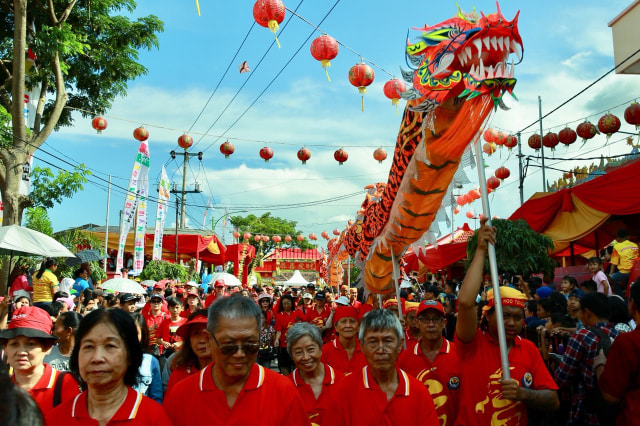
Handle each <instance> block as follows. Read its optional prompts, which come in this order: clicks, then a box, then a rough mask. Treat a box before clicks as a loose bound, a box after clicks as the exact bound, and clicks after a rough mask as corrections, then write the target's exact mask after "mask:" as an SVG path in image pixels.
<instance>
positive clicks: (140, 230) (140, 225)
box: [132, 176, 149, 275]
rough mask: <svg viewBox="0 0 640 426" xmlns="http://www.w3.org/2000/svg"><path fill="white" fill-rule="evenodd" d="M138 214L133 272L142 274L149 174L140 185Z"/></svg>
mask: <svg viewBox="0 0 640 426" xmlns="http://www.w3.org/2000/svg"><path fill="white" fill-rule="evenodd" d="M138 188H139V190H138V194H139V197H140V198H139V201H138V214H137V220H136V238H135V242H134V246H133V247H134V249H133V273H132V275H140V273H141V272H142V269H143V268H144V237H145V234H146V230H147V194H148V193H149V176H144V177H143V178H142V179H141V180H140V185H139V187H138Z"/></svg>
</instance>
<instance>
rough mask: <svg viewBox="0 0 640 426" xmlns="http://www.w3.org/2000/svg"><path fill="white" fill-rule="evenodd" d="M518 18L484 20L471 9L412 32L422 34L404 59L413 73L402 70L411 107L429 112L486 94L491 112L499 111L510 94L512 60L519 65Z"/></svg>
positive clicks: (495, 16)
mask: <svg viewBox="0 0 640 426" xmlns="http://www.w3.org/2000/svg"><path fill="white" fill-rule="evenodd" d="M518 14H519V12H518V13H516V16H515V17H514V18H513V20H511V21H509V20H507V19H505V17H504V16H503V15H502V13H501V12H500V5H499V4H498V5H497V12H496V13H492V14H490V15H487V16H485V15H484V14H483V13H481V14H480V15H478V13H477V12H476V11H475V9H474V10H473V11H472V12H470V13H464V12H463V11H462V10H461V9H460V7H458V15H457V16H456V17H454V18H451V19H448V20H446V21H444V22H441V23H440V24H437V25H433V26H425V27H424V28H415V29H416V30H418V31H421V32H422V35H421V36H420V39H419V41H418V42H417V43H415V44H410V43H409V42H407V58H408V59H409V60H410V61H411V63H412V64H413V65H414V66H417V69H414V70H413V71H407V72H404V71H403V76H404V78H405V80H407V81H408V82H410V83H412V84H413V88H412V89H409V90H408V91H407V92H405V93H404V94H403V97H404V98H405V99H407V100H409V101H410V102H409V106H410V108H412V109H414V110H417V111H420V110H423V111H429V110H431V109H432V108H434V107H435V106H438V105H440V104H442V103H444V102H445V101H447V100H449V99H451V98H454V97H459V98H465V99H471V98H474V97H476V96H482V95H489V96H491V97H492V99H493V103H494V107H495V108H497V107H498V106H499V105H500V106H503V105H504V104H503V103H502V95H503V94H504V93H505V92H509V93H510V94H511V95H512V96H514V98H515V95H513V87H514V86H515V84H516V79H515V78H514V76H513V75H514V65H515V64H514V59H511V60H509V59H510V56H512V55H514V56H515V62H517V63H519V62H520V61H521V60H522V52H523V46H522V38H521V37H520V34H519V32H518Z"/></svg>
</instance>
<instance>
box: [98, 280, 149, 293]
mask: <svg viewBox="0 0 640 426" xmlns="http://www.w3.org/2000/svg"><path fill="white" fill-rule="evenodd" d="M100 288H102V289H103V290H111V291H115V292H117V293H131V294H147V291H146V290H145V289H144V288H142V286H141V285H140V283H138V282H136V281H133V280H130V279H128V278H121V277H115V278H111V279H110V280H107V281H105V282H103V283H102V284H101V285H100Z"/></svg>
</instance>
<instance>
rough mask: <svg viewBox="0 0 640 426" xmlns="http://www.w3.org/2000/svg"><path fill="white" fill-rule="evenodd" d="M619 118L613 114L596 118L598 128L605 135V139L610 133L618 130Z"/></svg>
mask: <svg viewBox="0 0 640 426" xmlns="http://www.w3.org/2000/svg"><path fill="white" fill-rule="evenodd" d="M620 124H621V123H620V119H619V118H618V117H616V116H615V115H613V114H605V115H603V116H602V117H600V120H598V130H600V131H601V132H602V133H604V134H605V135H607V139H609V138H610V137H611V135H612V134H614V133H615V132H617V131H618V130H620Z"/></svg>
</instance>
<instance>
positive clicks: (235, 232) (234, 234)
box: [233, 231, 240, 240]
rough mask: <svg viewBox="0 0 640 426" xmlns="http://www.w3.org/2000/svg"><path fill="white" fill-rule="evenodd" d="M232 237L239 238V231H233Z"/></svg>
mask: <svg viewBox="0 0 640 426" xmlns="http://www.w3.org/2000/svg"><path fill="white" fill-rule="evenodd" d="M233 238H235V239H236V240H237V239H238V238H240V233H239V232H238V231H233Z"/></svg>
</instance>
